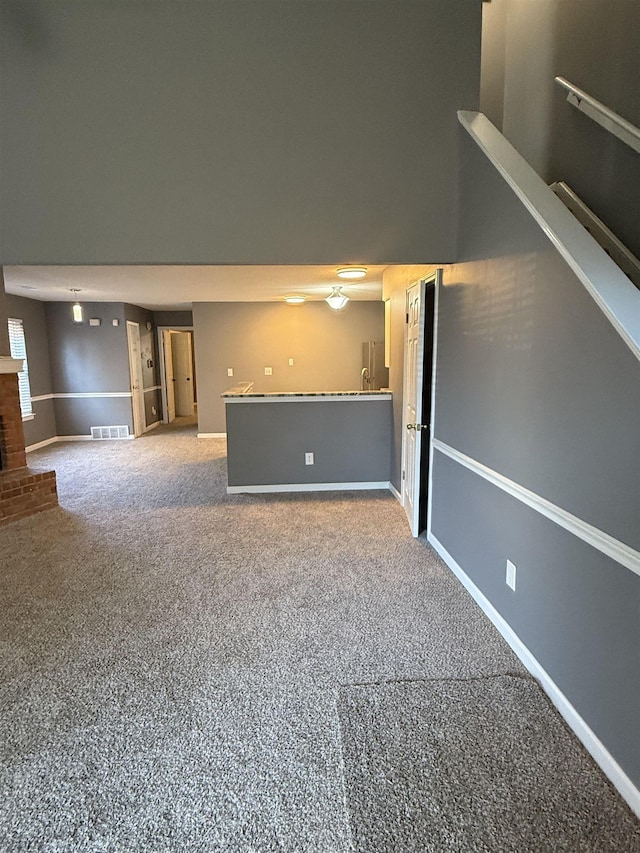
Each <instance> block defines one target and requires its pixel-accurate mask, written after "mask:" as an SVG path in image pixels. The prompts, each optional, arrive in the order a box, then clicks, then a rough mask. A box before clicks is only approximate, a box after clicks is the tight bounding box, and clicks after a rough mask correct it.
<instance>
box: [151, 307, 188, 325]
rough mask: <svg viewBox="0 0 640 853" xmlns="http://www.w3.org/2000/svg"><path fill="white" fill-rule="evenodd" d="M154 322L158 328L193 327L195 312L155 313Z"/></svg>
mask: <svg viewBox="0 0 640 853" xmlns="http://www.w3.org/2000/svg"><path fill="white" fill-rule="evenodd" d="M153 322H154V325H156V326H173V327H178V328H179V327H180V326H193V311H154V312H153Z"/></svg>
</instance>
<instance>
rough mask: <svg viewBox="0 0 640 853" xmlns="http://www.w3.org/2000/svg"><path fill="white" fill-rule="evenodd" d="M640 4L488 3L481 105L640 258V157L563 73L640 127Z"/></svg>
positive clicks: (588, 0) (548, 176)
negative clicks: (578, 96) (597, 118)
mask: <svg viewBox="0 0 640 853" xmlns="http://www.w3.org/2000/svg"><path fill="white" fill-rule="evenodd" d="M639 32H640V3H637V2H635V1H634V0H608V2H606V3H602V2H601V0H580V2H575V0H536V2H535V3H530V2H526V0H492V2H491V3H485V4H483V55H482V87H481V102H480V108H481V110H482V112H484V113H485V114H486V115H487V116H488V117H489V118H490V119H491V121H492V122H493V123H494V124H495V125H496V126H497V127H499V128H502V130H503V132H504V134H505V136H506V137H507V139H509V141H510V142H511V143H512V144H513V145H514V146H515V147H516V148H517V149H518V151H519V152H520V153H521V154H522V155H523V156H524V157H525V159H527V160H528V161H529V162H530V163H531V165H532V166H533V167H534V168H535V169H536V170H537V171H538V172H539V174H541V175H542V176H543V177H544V178H545V180H547V181H548V182H549V183H551V182H552V181H560V180H562V181H566V182H567V183H568V184H569V186H570V187H571V188H572V189H573V190H574V191H575V192H576V193H577V194H578V195H579V196H580V197H581V198H582V199H583V200H584V201H585V202H586V203H587V205H589V207H591V208H592V210H593V211H594V212H595V213H596V214H597V215H598V216H599V217H600V218H601V219H602V220H604V222H605V223H606V224H607V225H608V226H609V228H611V230H612V231H613V232H614V233H615V234H616V235H617V236H618V237H619V238H620V239H621V240H622V242H623V243H625V244H626V245H627V246H628V247H629V248H630V249H631V250H632V251H633V252H634V253H635V254H636V255H637V256H639V257H640V229H638V226H637V223H638V221H640V192H638V188H639V187H640V157H638V155H637V154H636V153H635V152H634V151H633V150H632V149H631V148H629V147H628V146H626V145H625V144H624V143H623V142H621V141H619V140H617V139H616V138H615V137H613V136H611V134H609V133H607V132H606V131H605V130H603V129H602V128H601V127H599V126H598V125H596V124H595V123H594V122H592V121H591V120H590V119H589V118H587V117H585V116H584V115H582V114H580V113H579V112H578V111H577V110H575V109H574V108H573V107H572V106H570V105H569V104H567V103H566V92H565V91H564V90H563V89H560V88H559V87H558V86H557V84H555V83H554V82H553V78H554V77H555V76H556V75H558V76H561V77H565V78H567V79H568V80H570V81H571V82H572V83H575V85H576V86H579V87H580V88H581V89H584V90H585V91H586V92H588V93H589V94H591V95H593V96H594V97H595V98H597V99H598V100H600V101H602V102H603V103H604V104H606V105H607V106H608V107H610V108H611V109H612V110H614V111H615V112H617V113H619V114H620V115H622V116H623V117H624V118H626V119H627V120H628V121H630V122H632V123H633V124H635V125H637V126H640V98H638V92H639V91H640V61H639V60H638V33H639Z"/></svg>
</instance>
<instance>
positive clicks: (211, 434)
mask: <svg viewBox="0 0 640 853" xmlns="http://www.w3.org/2000/svg"><path fill="white" fill-rule="evenodd" d="M196 437H197V438H226V437H227V434H226V432H199V433H198V435H197V436H196Z"/></svg>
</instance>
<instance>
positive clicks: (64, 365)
mask: <svg viewBox="0 0 640 853" xmlns="http://www.w3.org/2000/svg"><path fill="white" fill-rule="evenodd" d="M82 305H83V308H84V317H85V319H84V322H82V323H74V322H73V319H72V316H71V303H69V302H47V303H46V304H45V313H46V319H47V329H48V333H49V355H50V363H51V380H52V385H53V389H54V392H55V393H56V394H69V393H83V394H88V393H113V392H130V390H131V387H130V380H129V356H128V349H127V330H126V323H125V310H124V305H123V304H122V303H121V302H83V303H82ZM92 317H96V318H99V319H100V320H101V321H102V322H101V325H100V326H90V325H89V318H92ZM114 319H117V320H118V321H119V325H118V326H114V325H113V324H112V320H114ZM55 413H56V425H57V429H58V435H86V434H87V433H88V432H89V427H91V426H107V425H113V424H126V425H128V426H129V428H130V430H133V419H132V414H131V400H130V399H128V398H117V397H96V398H57V399H56V400H55Z"/></svg>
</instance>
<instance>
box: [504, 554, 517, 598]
mask: <svg viewBox="0 0 640 853" xmlns="http://www.w3.org/2000/svg"><path fill="white" fill-rule="evenodd" d="M506 581H507V586H508V587H510V588H511V589H512V590H513V591H514V592H515V591H516V566H515V564H514V563H512V562H511V560H507V577H506Z"/></svg>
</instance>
